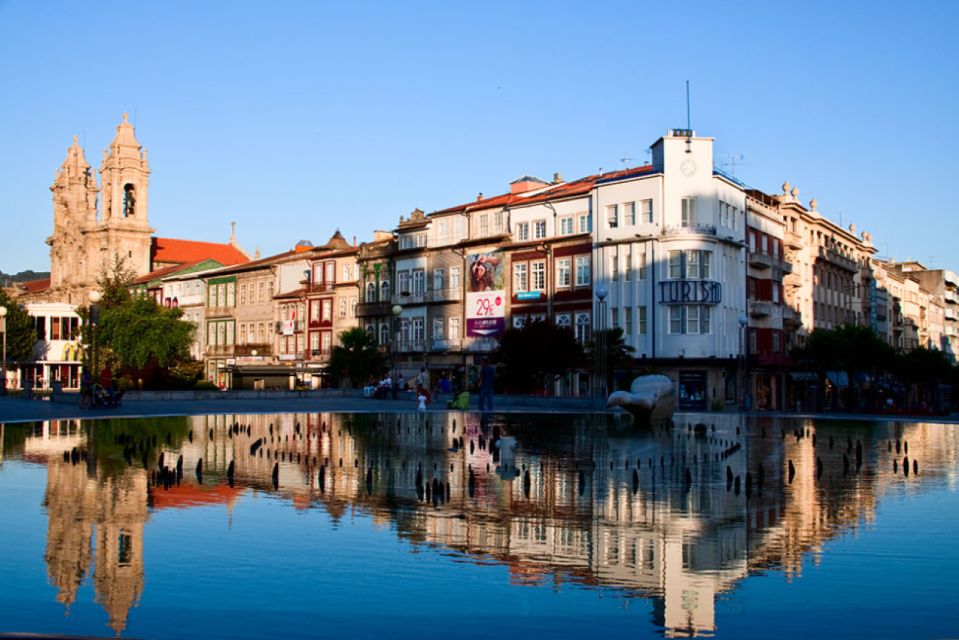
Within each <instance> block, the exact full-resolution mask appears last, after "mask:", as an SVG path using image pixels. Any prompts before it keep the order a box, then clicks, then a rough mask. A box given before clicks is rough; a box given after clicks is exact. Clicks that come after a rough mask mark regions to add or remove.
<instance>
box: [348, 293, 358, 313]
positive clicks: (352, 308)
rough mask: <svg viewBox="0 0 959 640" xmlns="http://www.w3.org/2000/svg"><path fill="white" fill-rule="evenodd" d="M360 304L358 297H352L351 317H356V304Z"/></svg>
mask: <svg viewBox="0 0 959 640" xmlns="http://www.w3.org/2000/svg"><path fill="white" fill-rule="evenodd" d="M357 302H358V300H357V298H356V296H350V317H351V318H355V317H356V303H357Z"/></svg>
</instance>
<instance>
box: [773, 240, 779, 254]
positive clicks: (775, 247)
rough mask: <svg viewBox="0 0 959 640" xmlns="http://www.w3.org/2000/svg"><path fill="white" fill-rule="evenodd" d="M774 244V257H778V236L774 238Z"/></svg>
mask: <svg viewBox="0 0 959 640" xmlns="http://www.w3.org/2000/svg"><path fill="white" fill-rule="evenodd" d="M772 245H773V247H772V249H773V257H774V258H778V257H779V239H778V238H773V239H772Z"/></svg>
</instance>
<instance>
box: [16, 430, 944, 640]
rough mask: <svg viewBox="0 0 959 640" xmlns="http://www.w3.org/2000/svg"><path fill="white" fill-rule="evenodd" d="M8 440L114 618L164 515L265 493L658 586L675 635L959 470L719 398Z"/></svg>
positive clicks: (887, 433) (471, 547)
mask: <svg viewBox="0 0 959 640" xmlns="http://www.w3.org/2000/svg"><path fill="white" fill-rule="evenodd" d="M21 430H22V432H23V433H20V431H21ZM3 436H4V437H3V445H4V450H3V454H2V455H3V456H4V457H6V458H22V459H24V460H27V461H30V462H43V463H45V464H46V466H47V489H46V494H45V506H46V509H47V515H48V527H47V544H46V553H45V560H46V564H47V572H48V575H49V579H50V581H51V582H52V583H53V584H54V585H55V586H56V587H57V589H58V595H57V600H58V601H59V602H61V603H63V604H64V605H65V606H66V607H67V608H68V609H69V607H70V605H71V604H72V603H73V602H74V601H75V600H76V598H77V591H78V588H79V587H80V585H81V583H82V582H83V580H84V579H85V577H86V576H88V575H90V574H91V564H92V567H95V568H93V569H92V582H93V586H94V590H95V593H96V599H97V602H99V603H100V604H101V605H102V606H103V608H104V609H105V610H106V611H107V613H108V616H109V624H110V626H111V627H112V628H113V629H114V630H115V631H116V632H118V633H119V632H121V631H123V630H124V628H125V626H126V621H127V618H128V615H129V610H130V608H131V607H132V606H133V605H134V604H135V603H136V602H137V601H138V599H139V597H140V595H141V594H142V592H143V589H144V575H145V570H146V567H145V566H144V548H143V544H144V541H143V535H144V528H145V526H146V524H147V522H148V520H149V518H150V513H151V512H155V511H157V510H162V509H171V508H190V507H193V506H198V505H216V504H223V505H227V507H228V508H231V509H232V507H233V505H235V504H236V503H237V502H238V501H240V500H243V499H244V496H245V495H253V494H256V493H268V494H270V495H273V496H276V497H278V498H280V499H281V500H289V501H290V503H292V505H293V506H294V507H295V508H297V509H313V508H319V509H324V510H326V511H327V512H328V513H329V514H330V516H331V517H332V518H333V519H334V520H336V519H339V518H341V517H343V514H345V513H348V512H350V513H355V512H357V511H359V512H366V513H368V514H370V515H371V517H372V518H373V519H374V520H375V521H378V522H383V523H389V524H390V525H391V526H392V529H393V530H394V531H395V532H396V533H397V535H398V536H399V537H400V538H402V539H404V540H407V541H410V542H411V543H413V544H415V545H430V546H433V547H436V548H438V549H442V550H446V551H448V552H449V553H452V554H454V555H455V556H456V557H457V558H459V559H471V560H473V561H475V562H480V563H497V564H502V565H504V566H506V567H508V570H509V576H510V580H511V582H513V583H514V584H518V585H555V584H557V583H568V584H571V585H580V586H583V587H587V588H591V587H603V588H612V589H615V590H619V592H620V593H621V594H622V595H623V596H624V597H646V598H652V599H654V607H653V611H654V612H655V616H656V618H657V619H656V621H655V622H656V624H657V625H658V626H659V627H661V628H663V629H665V630H667V631H668V632H669V633H670V634H673V635H686V634H699V633H706V632H710V631H715V630H716V620H715V617H716V616H715V602H716V598H717V596H718V595H719V594H721V593H723V592H727V591H730V590H732V589H733V588H735V586H736V585H737V583H738V582H739V581H740V580H742V579H743V578H745V577H746V576H747V575H749V574H750V572H755V571H766V570H777V571H783V572H785V573H786V574H787V575H789V576H795V575H797V574H798V573H799V572H800V571H801V569H802V561H803V558H804V556H806V555H808V554H809V552H810V551H815V550H818V549H820V548H821V547H822V545H823V543H824V542H826V541H827V540H829V539H830V538H832V537H834V536H836V535H837V534H838V533H840V532H843V531H848V530H851V529H855V528H856V527H858V526H859V523H860V522H862V521H865V522H869V521H871V520H872V519H873V518H874V517H875V513H876V506H877V501H878V498H879V497H880V496H881V495H882V494H883V492H884V491H886V490H887V488H888V487H891V486H894V485H897V484H899V483H903V482H910V483H915V485H916V486H917V487H918V486H921V483H922V482H923V481H924V480H926V479H928V478H930V477H934V476H935V474H941V473H944V472H945V471H947V470H953V467H954V464H955V452H956V450H957V446H956V445H957V442H959V438H957V431H956V428H955V427H953V426H942V425H936V426H935V428H930V427H929V426H927V425H922V424H908V425H902V424H897V423H838V422H830V423H820V424H818V425H817V424H814V423H813V422H811V421H805V422H802V421H794V420H788V421H787V420H779V419H757V420H752V421H749V422H747V421H746V420H745V419H743V418H741V417H738V416H726V415H705V414H704V415H683V416H677V423H676V424H661V425H656V426H654V427H653V428H651V429H649V430H643V431H639V430H636V429H634V428H633V426H632V424H631V422H630V421H629V419H628V418H623V417H618V416H606V415H601V416H586V415H582V416H580V415H535V416H533V415H497V416H493V417H486V416H483V417H481V415H480V414H470V413H461V412H456V413H430V414H426V415H424V414H402V415H388V414H381V415H374V414H360V415H347V414H329V413H318V414H280V415H277V414H273V415H263V414H260V415H229V416H225V415H221V416H197V417H189V418H176V419H159V420H156V419H154V420H142V421H112V422H111V421H104V422H99V423H96V424H81V423H79V422H78V421H54V422H46V423H37V424H35V425H32V426H28V427H11V426H7V427H6V428H5V431H4V434H3ZM511 439H515V447H513V446H507V445H511V444H512V442H513V441H512V440H511ZM497 443H498V444H499V445H500V446H497ZM907 448H908V461H907V460H905V459H904V458H906V457H907V454H906V453H905V450H906V449H907ZM0 460H3V457H0ZM164 469H166V471H165V472H164ZM917 472H919V475H918V476H917V475H916V473H917ZM910 473H911V475H907V474H910Z"/></svg>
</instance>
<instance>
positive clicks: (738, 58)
mask: <svg viewBox="0 0 959 640" xmlns="http://www.w3.org/2000/svg"><path fill="white" fill-rule="evenodd" d="M957 17H959V3H952V2H945V1H943V2H925V3H924V2H917V3H914V4H913V5H910V6H906V5H905V4H904V3H901V2H896V3H893V2H823V3H816V2H803V3H780V2H757V3H746V2H744V3H718V2H702V3H700V2H693V1H689V2H684V3H663V2H656V3H651V2H640V1H634V2H625V3H616V2H605V3H601V4H597V3H564V2H555V1H554V2H543V3H511V2H504V3H495V2H481V3H452V2H435V3H420V2H412V1H411V2H382V3H373V2H340V3H332V2H329V3H321V2H302V3H299V2H282V3H263V2H255V3H254V2H239V1H231V2H228V3H226V2H224V3H214V2H177V1H171V2H125V3H120V2H96V3H76V2H31V1H6V2H4V1H3V0H0V92H2V96H3V99H2V100H0V194H2V196H3V197H2V199H0V216H2V220H3V221H4V222H5V223H7V224H5V225H4V233H3V234H0V270H2V271H4V272H7V273H10V272H16V271H19V270H21V269H27V268H32V269H35V270H46V269H48V268H49V258H48V253H47V247H46V245H45V244H44V242H43V241H44V239H45V238H46V237H47V236H48V235H49V234H50V232H51V231H52V224H53V214H52V204H51V195H50V192H49V190H48V187H49V186H50V184H51V183H52V181H53V178H54V172H55V170H56V168H57V167H58V166H59V165H60V163H61V162H62V161H63V159H64V157H65V154H66V149H67V147H68V146H69V145H70V142H71V139H72V136H73V135H74V134H76V135H78V136H80V138H81V144H83V145H84V147H85V149H86V152H87V159H88V160H89V161H90V162H91V164H93V165H94V166H96V167H98V166H99V163H100V159H101V153H102V149H103V148H104V147H106V146H107V145H108V144H109V143H110V141H111V140H112V138H113V135H114V132H115V127H116V125H117V124H118V123H119V122H120V119H121V114H122V113H123V112H124V111H128V112H129V113H130V118H131V121H133V122H135V124H136V127H137V136H138V138H139V140H140V142H141V144H143V145H144V146H145V147H146V149H147V151H148V152H149V158H150V164H151V167H152V170H153V174H152V176H151V185H150V212H149V213H150V222H151V224H152V225H153V226H154V227H155V228H156V229H157V234H158V235H161V236H166V237H177V238H191V239H197V240H208V241H226V240H227V239H228V237H229V233H230V227H229V222H230V221H231V220H232V221H236V222H237V237H238V241H239V242H240V244H241V245H243V246H244V248H246V249H247V250H248V251H250V252H251V253H252V251H253V250H254V249H256V248H257V247H259V248H260V250H261V251H262V252H263V253H264V255H268V254H271V253H276V252H280V251H283V250H286V249H288V248H290V247H292V246H293V245H294V244H295V243H296V242H297V241H298V240H299V239H308V240H311V241H313V242H314V243H322V242H324V241H325V240H326V239H327V238H328V237H329V236H330V235H331V234H332V232H333V231H334V230H335V229H336V228H340V229H341V230H342V232H343V234H344V235H345V236H347V237H348V238H351V237H352V236H354V235H355V236H357V237H358V239H360V240H364V239H369V238H370V237H371V234H372V231H373V230H374V229H392V228H393V227H394V226H395V225H396V223H397V221H398V218H399V216H401V215H407V214H408V213H409V212H410V211H412V210H413V209H414V208H416V207H419V208H421V209H423V210H425V211H433V210H436V209H440V208H444V207H447V206H452V205H454V204H458V203H461V202H465V201H468V200H471V199H473V198H474V197H475V196H476V194H477V193H478V192H480V191H482V192H483V193H485V194H487V195H490V194H495V193H501V192H503V191H505V190H506V189H507V185H508V182H509V181H510V180H512V179H514V178H516V177H517V176H520V175H523V174H532V175H538V176H541V177H544V178H548V177H551V176H552V174H553V172H556V171H558V172H561V173H562V175H563V176H564V177H567V178H574V177H578V176H582V175H586V174H589V173H591V172H594V171H596V170H597V169H598V168H600V167H602V168H604V169H606V170H609V169H614V168H619V167H621V166H622V162H621V160H622V159H623V158H632V160H631V161H629V162H627V164H642V163H643V162H644V161H645V160H646V159H647V158H648V156H647V155H646V150H647V148H648V147H649V145H650V144H651V143H652V142H653V141H655V140H656V138H658V137H659V136H661V135H662V134H663V133H664V132H665V131H666V129H667V128H670V127H682V126H685V123H686V105H685V81H686V80H689V81H690V83H691V87H692V124H693V127H694V128H695V129H696V131H697V133H698V134H700V135H707V136H712V137H714V138H715V139H716V158H717V162H719V163H720V164H723V163H727V162H728V161H729V159H730V158H731V157H736V158H738V157H739V156H740V155H741V156H742V160H741V161H737V166H736V174H737V176H738V177H739V178H741V179H742V180H744V181H745V182H746V183H747V184H749V185H751V186H754V187H757V188H760V189H763V190H765V191H767V192H776V191H777V190H778V189H779V185H781V184H782V182H783V181H784V180H787V179H788V180H789V181H790V182H791V183H792V184H794V185H797V186H798V187H799V189H800V197H801V199H802V200H803V201H804V202H808V200H809V199H810V198H812V197H815V198H817V200H818V202H819V209H820V211H821V212H822V213H823V214H825V215H826V216H827V217H830V218H832V219H835V220H837V221H838V220H839V219H840V217H841V219H842V222H843V224H844V225H848V224H849V223H850V222H855V223H856V225H857V227H858V229H860V230H863V229H865V230H869V231H871V232H872V233H873V236H874V241H875V243H876V245H877V246H878V247H879V249H880V253H882V254H891V255H893V256H895V257H897V258H903V259H905V258H914V259H920V260H923V261H926V262H931V263H932V266H945V267H949V268H952V269H954V270H959V258H957V257H954V256H955V253H954V251H953V246H954V243H955V235H956V232H957V231H959V223H957V222H956V221H955V213H956V204H955V202H956V199H955V197H954V195H953V185H954V184H955V182H956V180H955V178H954V175H953V174H954V173H955V171H956V169H957V162H956V159H955V158H956V153H955V150H954V146H955V140H956V138H957V125H956V118H955V114H956V113H957V112H959V109H957V106H959V104H957V102H959V99H957V98H959V72H957V62H959V39H957V38H955V36H954V34H953V33H952V32H951V31H952V29H953V28H954V25H955V24H956V19H957ZM729 168H730V167H728V166H727V169H729Z"/></svg>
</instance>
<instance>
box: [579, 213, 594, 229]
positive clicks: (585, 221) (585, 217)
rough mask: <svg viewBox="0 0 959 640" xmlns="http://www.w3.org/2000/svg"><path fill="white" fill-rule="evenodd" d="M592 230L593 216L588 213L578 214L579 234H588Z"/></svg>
mask: <svg viewBox="0 0 959 640" xmlns="http://www.w3.org/2000/svg"><path fill="white" fill-rule="evenodd" d="M592 230H593V216H591V215H590V214H588V213H581V214H579V232H580V233H590V232H591V231H592Z"/></svg>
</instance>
